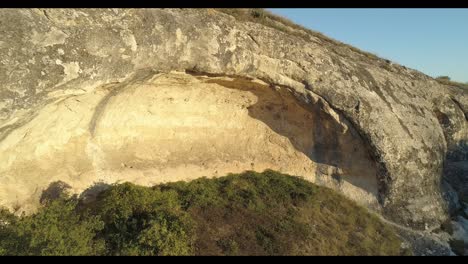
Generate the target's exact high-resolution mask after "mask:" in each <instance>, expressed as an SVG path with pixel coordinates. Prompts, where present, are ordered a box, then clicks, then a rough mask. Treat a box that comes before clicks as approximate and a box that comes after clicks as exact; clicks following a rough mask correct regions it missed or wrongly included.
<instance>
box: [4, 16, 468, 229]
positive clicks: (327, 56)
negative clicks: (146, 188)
mask: <svg viewBox="0 0 468 264" xmlns="http://www.w3.org/2000/svg"><path fill="white" fill-rule="evenodd" d="M275 23H276V24H275V25H277V26H281V27H285V28H288V26H286V25H282V24H281V22H278V21H276V22H275ZM294 30H296V31H297V29H294ZM294 30H293V29H291V31H294ZM0 32H1V34H2V36H3V38H2V40H1V41H0V54H1V64H0V77H1V79H2V84H1V88H0V205H4V206H7V207H10V208H13V207H16V208H17V209H19V208H21V209H20V210H26V211H28V210H32V209H33V208H34V207H35V206H36V205H37V203H38V201H39V197H40V196H41V192H42V191H43V190H44V189H46V188H47V186H48V184H50V183H51V182H54V181H57V180H61V181H64V182H66V183H67V184H69V185H70V186H71V187H72V189H73V190H74V191H75V192H79V191H82V190H84V189H86V188H87V187H89V186H90V185H91V184H92V183H93V182H95V181H107V182H115V181H118V180H122V181H133V182H137V183H142V184H154V183H157V182H165V181H172V180H186V179H191V178H195V177H201V176H203V175H205V176H216V175H222V174H224V173H227V172H236V171H241V170H246V169H256V170H262V169H265V168H273V169H278V170H282V171H284V172H290V173H293V174H298V175H302V176H304V177H306V178H308V179H310V180H312V181H315V182H318V183H321V184H326V185H327V186H330V187H332V188H335V189H338V190H341V191H343V193H344V194H345V195H347V196H349V197H351V198H353V199H355V200H357V201H359V202H361V203H363V204H365V205H368V206H369V207H372V208H374V209H376V210H379V211H380V210H381V211H382V213H383V214H384V215H385V216H386V217H387V218H389V219H392V220H394V221H396V222H399V223H401V224H405V225H411V226H412V227H416V228H421V229H424V228H425V227H428V228H432V227H436V226H438V225H439V224H440V222H441V221H443V220H445V219H446V218H447V210H448V209H447V205H446V201H445V200H444V199H443V195H442V193H443V192H444V191H445V190H444V188H442V182H441V179H442V175H443V173H444V164H448V161H456V162H461V163H463V164H465V162H466V160H467V159H466V153H467V152H466V147H465V146H466V142H467V140H468V129H467V119H466V116H467V112H468V92H467V91H464V90H461V89H454V88H452V87H448V86H444V85H441V84H440V83H438V82H436V81H435V80H434V79H432V78H430V77H428V76H426V75H424V74H422V73H420V72H417V71H415V70H412V69H408V68H406V67H402V66H399V65H397V64H393V63H391V64H389V63H388V62H386V61H385V60H383V59H379V58H375V57H371V56H368V55H366V54H365V53H361V52H359V51H356V50H355V49H351V48H350V47H347V46H344V45H341V44H339V43H336V42H333V41H329V40H328V39H326V38H325V37H323V36H321V35H318V34H317V35H314V34H311V33H304V34H302V35H301V36H299V35H297V34H288V33H285V32H284V30H278V29H275V28H272V27H267V26H265V25H262V24H259V23H252V22H245V21H238V20H236V18H234V17H232V16H230V15H227V14H224V13H222V12H218V11H213V10H191V9H84V10H78V9H66V10H64V9H47V10H38V9H33V10H29V9H25V10H18V9H3V10H1V11H0ZM185 100H187V101H185ZM261 107H263V109H262V108H261ZM283 108H284V109H283ZM301 115H302V116H301ZM460 146H462V147H460ZM445 168H447V166H446V167H445ZM445 171H447V170H446V169H445ZM455 174H456V177H455V176H454V177H450V178H451V179H453V178H457V179H458V178H460V177H461V178H462V179H466V175H460V174H459V173H455ZM449 182H450V180H449ZM453 187H454V186H453ZM454 188H455V189H456V191H457V192H459V195H460V191H459V190H458V189H457V188H456V187H454Z"/></svg>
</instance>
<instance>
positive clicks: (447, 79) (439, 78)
mask: <svg viewBox="0 0 468 264" xmlns="http://www.w3.org/2000/svg"><path fill="white" fill-rule="evenodd" d="M436 79H437V80H441V81H450V77H448V76H439V77H437V78H436Z"/></svg>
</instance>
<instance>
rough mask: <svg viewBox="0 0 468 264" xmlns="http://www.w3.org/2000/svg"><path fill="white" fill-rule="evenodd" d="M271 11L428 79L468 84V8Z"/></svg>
mask: <svg viewBox="0 0 468 264" xmlns="http://www.w3.org/2000/svg"><path fill="white" fill-rule="evenodd" d="M268 10H269V11H271V12H273V13H275V14H278V15H281V16H283V17H286V18H288V19H290V20H292V21H293V22H295V23H297V24H300V25H302V26H305V27H307V28H310V29H312V30H315V31H319V32H321V33H323V34H325V35H327V36H329V37H331V38H334V39H336V40H339V41H341V42H344V43H347V44H350V45H353V46H355V47H357V48H360V49H362V50H365V51H369V52H372V53H374V54H377V55H378V56H380V57H384V58H387V59H390V60H392V61H394V62H396V63H399V64H402V65H405V66H407V67H410V68H413V69H417V70H419V71H421V72H424V73H425V74H427V75H430V76H433V77H437V76H441V75H447V76H450V77H451V79H452V80H455V81H459V82H468V9H461V8H460V9H412V8H400V9H375V8H364V9H359V8H269V9H268Z"/></svg>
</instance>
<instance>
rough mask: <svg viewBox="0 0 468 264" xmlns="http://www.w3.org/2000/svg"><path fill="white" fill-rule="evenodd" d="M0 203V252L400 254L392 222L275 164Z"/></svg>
mask: <svg viewBox="0 0 468 264" xmlns="http://www.w3.org/2000/svg"><path fill="white" fill-rule="evenodd" d="M53 198H54V199H47V201H48V202H47V203H45V205H44V206H43V207H41V208H40V209H39V211H38V212H37V213H36V214H33V215H30V216H23V217H16V216H14V215H12V214H10V213H9V212H8V211H6V210H0V254H1V255H304V254H306V255H398V254H403V253H405V251H403V250H402V249H401V248H400V245H401V241H400V240H399V238H398V237H397V236H396V234H395V233H394V231H393V229H392V228H391V227H389V226H387V225H385V224H383V223H382V222H381V221H380V219H379V218H378V217H376V216H375V215H372V214H371V213H369V212H368V211H367V210H366V209H364V208H362V207H360V206H358V205H356V204H355V203H354V202H352V201H349V200H347V199H346V198H345V197H343V196H342V195H340V194H337V193H335V192H333V191H332V190H330V189H327V188H324V187H319V186H316V185H314V184H312V183H310V182H307V181H305V180H303V179H301V178H298V177H292V176H289V175H284V174H280V173H278V172H274V171H270V170H268V171H265V172H263V173H256V172H252V171H249V172H245V173H243V174H236V175H234V174H231V175H228V176H226V177H221V178H216V179H207V178H201V179H197V180H194V181H191V182H175V183H168V184H162V185H158V186H155V187H142V186H137V185H134V184H131V183H123V184H115V185H112V186H110V187H109V188H107V189H105V190H103V191H102V192H101V193H100V194H99V195H97V197H96V199H95V200H93V201H88V202H82V201H81V200H79V199H77V198H75V197H66V196H63V195H60V196H56V195H54V196H53Z"/></svg>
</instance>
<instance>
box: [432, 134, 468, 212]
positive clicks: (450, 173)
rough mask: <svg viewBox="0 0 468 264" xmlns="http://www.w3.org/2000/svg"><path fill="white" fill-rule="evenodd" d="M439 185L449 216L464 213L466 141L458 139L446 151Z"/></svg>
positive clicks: (467, 202) (467, 175)
mask: <svg viewBox="0 0 468 264" xmlns="http://www.w3.org/2000/svg"><path fill="white" fill-rule="evenodd" d="M439 187H440V191H441V193H442V197H443V198H444V202H445V206H446V213H447V214H448V215H449V216H450V217H451V218H453V217H457V216H458V215H464V211H465V209H467V205H468V141H466V140H462V141H459V142H457V143H456V144H455V145H454V146H453V147H452V148H451V149H450V150H449V151H447V154H446V155H445V157H444V167H443V172H442V177H441V181H440V185H439ZM465 217H468V215H465Z"/></svg>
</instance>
